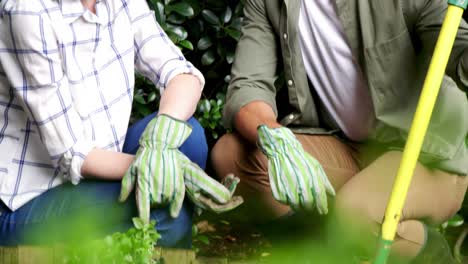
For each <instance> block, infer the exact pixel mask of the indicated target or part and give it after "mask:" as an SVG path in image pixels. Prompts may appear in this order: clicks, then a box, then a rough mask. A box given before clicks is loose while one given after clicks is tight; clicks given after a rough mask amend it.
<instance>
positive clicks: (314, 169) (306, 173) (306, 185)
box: [258, 125, 335, 214]
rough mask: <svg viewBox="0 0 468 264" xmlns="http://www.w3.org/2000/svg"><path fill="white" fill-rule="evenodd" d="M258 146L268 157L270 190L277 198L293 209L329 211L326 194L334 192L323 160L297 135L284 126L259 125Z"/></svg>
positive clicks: (322, 212) (324, 212) (323, 212)
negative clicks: (308, 150) (324, 169)
mask: <svg viewBox="0 0 468 264" xmlns="http://www.w3.org/2000/svg"><path fill="white" fill-rule="evenodd" d="M258 145H259V147H260V149H261V150H262V152H263V153H264V154H265V155H266V156H267V158H268V174H269V178H270V185H271V190H272V192H273V196H274V197H275V199H276V200H278V201H280V202H282V203H285V204H288V205H290V206H291V207H292V208H293V209H294V210H298V209H302V208H303V209H312V208H313V207H314V205H315V206H316V207H317V210H318V212H319V213H320V214H326V213H327V212H328V204H327V193H328V194H330V195H335V191H334V189H333V187H332V185H331V184H330V182H329V181H328V178H327V176H326V174H325V172H324V171H323V168H322V166H321V165H320V163H319V162H318V161H317V160H316V159H314V158H313V157H312V156H310V155H309V154H308V153H307V152H305V151H304V149H303V148H302V145H301V143H300V142H299V141H298V140H297V139H296V137H295V136H294V134H293V133H292V132H291V131H290V130H289V129H288V128H285V127H281V128H274V129H271V128H268V127H267V126H265V125H261V126H259V127H258Z"/></svg>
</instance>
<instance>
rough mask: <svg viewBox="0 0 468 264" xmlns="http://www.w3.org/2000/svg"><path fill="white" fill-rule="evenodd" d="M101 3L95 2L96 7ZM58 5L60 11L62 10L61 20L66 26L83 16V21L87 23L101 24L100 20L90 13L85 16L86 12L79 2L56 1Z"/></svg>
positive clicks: (69, 0)
mask: <svg viewBox="0 0 468 264" xmlns="http://www.w3.org/2000/svg"><path fill="white" fill-rule="evenodd" d="M101 1H102V0H97V1H96V5H97V4H98V3H100V2H101ZM58 3H59V6H60V9H61V10H62V16H63V19H64V21H65V22H67V23H68V24H71V23H73V22H74V21H75V20H76V19H78V18H79V17H81V16H83V15H85V19H86V20H87V21H89V22H95V23H99V24H102V21H101V19H99V18H98V17H96V16H95V15H93V14H91V13H89V14H87V13H88V12H87V10H86V8H85V7H84V6H83V4H82V3H81V1H80V0H58ZM96 8H97V7H96Z"/></svg>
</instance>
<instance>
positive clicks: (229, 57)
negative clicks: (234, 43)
mask: <svg viewBox="0 0 468 264" xmlns="http://www.w3.org/2000/svg"><path fill="white" fill-rule="evenodd" d="M234 55H235V54H234V51H233V50H230V51H227V52H226V61H227V63H228V64H232V63H233V62H234Z"/></svg>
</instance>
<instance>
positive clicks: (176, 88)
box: [0, 0, 241, 247]
mask: <svg viewBox="0 0 468 264" xmlns="http://www.w3.org/2000/svg"><path fill="white" fill-rule="evenodd" d="M0 3H1V5H0V35H1V36H2V37H1V39H0V108H1V113H2V114H1V122H0V127H1V128H0V131H1V132H0V153H1V154H0V174H1V176H0V198H1V202H0V208H1V209H0V227H1V228H0V244H2V245H17V244H30V243H39V242H41V243H42V242H61V241H66V240H70V239H73V238H76V237H78V238H80V239H82V238H83V236H85V234H83V230H80V229H79V228H80V226H81V227H86V226H89V225H92V226H93V228H94V229H95V231H96V234H87V235H86V236H87V237H86V238H88V236H98V235H103V234H109V233H112V232H115V231H125V230H126V229H127V228H128V227H130V226H131V223H132V221H131V219H132V216H134V215H136V214H137V212H138V214H139V216H140V217H141V218H142V219H143V221H145V222H149V220H150V219H153V220H156V222H157V223H156V228H157V230H158V231H159V232H160V233H161V235H162V238H161V240H160V241H159V245H162V246H173V247H190V244H191V219H192V205H191V203H190V202H184V195H185V193H186V191H187V195H188V196H189V198H191V200H192V201H193V202H194V203H195V205H196V206H197V207H200V208H203V209H208V210H213V211H218V212H220V211H224V210H229V209H232V208H233V207H236V206H237V205H238V204H240V202H241V200H240V199H239V198H235V199H234V198H232V197H231V194H232V191H233V190H234V188H235V185H236V179H235V178H233V177H232V176H230V177H229V179H230V181H229V182H228V184H229V185H227V187H228V188H229V189H228V188H226V187H225V186H223V185H221V184H219V183H217V182H216V181H214V180H212V179H211V178H209V176H208V175H206V174H205V173H204V172H203V170H202V169H201V168H204V167H205V163H206V157H207V146H206V139H205V136H204V132H203V129H202V128H201V127H200V125H199V124H198V122H196V121H195V120H194V119H193V118H191V119H189V118H190V116H191V115H192V114H193V112H194V110H195V107H196V104H197V102H198V100H199V98H200V94H201V91H202V88H203V86H204V78H203V76H202V74H201V73H200V72H199V71H198V70H197V69H196V68H194V67H193V65H192V64H191V63H190V62H188V61H186V60H185V58H184V57H183V55H182V53H181V52H180V50H179V49H178V48H177V47H176V46H175V45H174V44H173V43H172V42H171V41H170V39H169V38H168V37H167V35H166V34H165V33H164V32H163V30H162V29H161V28H160V26H159V25H158V24H157V22H156V20H155V17H154V15H153V12H151V11H150V10H149V8H148V5H147V4H146V1H144V0H132V1H126V0H122V1H121V0H104V1H96V0H81V1H78V0H34V1H30V0H3V1H0ZM134 69H136V70H137V71H138V72H139V73H141V74H143V75H144V76H145V77H147V78H148V79H150V80H152V81H153V83H154V84H155V85H156V86H157V87H159V88H160V90H161V93H162V96H161V101H160V108H159V112H158V113H157V114H153V115H150V116H147V117H146V118H144V119H143V120H140V121H138V122H137V123H136V124H134V125H133V126H132V127H130V128H129V129H128V130H127V125H128V121H129V117H130V112H131V106H132V100H133V87H134ZM188 119H189V120H188ZM185 120H188V122H186V121H185ZM200 167H201V168H200ZM124 175H125V176H124ZM121 179H122V188H121V184H120V182H119V181H120V180H121ZM104 180H105V181H104ZM80 181H81V183H80ZM70 182H71V183H73V184H74V185H76V184H78V183H80V184H78V185H77V186H74V185H72V184H71V183H70ZM132 190H135V193H136V198H134V197H133V195H132V196H130V194H131V192H132ZM231 198H232V199H231ZM118 199H120V201H122V202H123V201H126V202H125V203H123V204H120V203H119V202H118ZM135 201H136V205H137V206H135ZM154 206H158V207H162V208H159V209H153V210H151V211H150V207H154ZM137 209H138V211H137ZM85 216H86V217H88V218H90V219H92V221H94V223H92V222H86V223H81V219H78V220H77V219H74V218H76V217H85ZM76 224H79V226H76ZM45 227H47V228H46V229H44V228H45ZM32 234H34V235H32Z"/></svg>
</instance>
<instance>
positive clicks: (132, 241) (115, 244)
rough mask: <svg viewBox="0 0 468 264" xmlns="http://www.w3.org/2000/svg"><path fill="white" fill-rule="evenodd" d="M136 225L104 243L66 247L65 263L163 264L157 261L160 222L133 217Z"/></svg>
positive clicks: (105, 240)
mask: <svg viewBox="0 0 468 264" xmlns="http://www.w3.org/2000/svg"><path fill="white" fill-rule="evenodd" d="M133 225H134V227H133V228H130V229H129V230H128V231H127V232H126V233H119V232H117V233H114V234H112V235H110V236H106V237H105V238H104V239H101V240H95V241H92V242H90V243H80V244H78V245H76V246H66V247H65V248H64V252H63V262H62V263H66V264H85V263H86V264H88V263H89V264H93V263H96V264H98V263H99V264H100V263H134V264H148V263H149V264H150V263H153V264H156V263H159V261H158V260H154V259H153V255H154V246H155V244H156V242H157V240H158V239H159V238H160V237H161V236H160V234H158V233H157V231H156V229H155V228H154V227H155V225H156V223H155V222H154V221H151V223H150V224H145V223H144V222H143V221H142V220H141V219H140V218H133Z"/></svg>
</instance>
